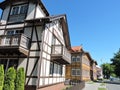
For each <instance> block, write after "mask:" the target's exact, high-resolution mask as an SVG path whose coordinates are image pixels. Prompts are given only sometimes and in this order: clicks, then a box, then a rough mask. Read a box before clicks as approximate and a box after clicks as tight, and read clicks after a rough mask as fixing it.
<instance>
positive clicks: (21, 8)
mask: <svg viewBox="0 0 120 90" xmlns="http://www.w3.org/2000/svg"><path fill="white" fill-rule="evenodd" d="M27 8H28V5H27V4H24V5H18V6H13V7H12V10H11V14H10V15H17V14H26V13H27Z"/></svg>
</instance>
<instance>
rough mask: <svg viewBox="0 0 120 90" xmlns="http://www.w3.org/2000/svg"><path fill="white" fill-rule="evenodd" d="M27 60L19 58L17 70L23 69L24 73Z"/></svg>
mask: <svg viewBox="0 0 120 90" xmlns="http://www.w3.org/2000/svg"><path fill="white" fill-rule="evenodd" d="M26 64H27V58H20V59H19V62H18V68H20V67H23V68H24V70H25V72H26Z"/></svg>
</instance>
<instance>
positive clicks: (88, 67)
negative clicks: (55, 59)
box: [66, 46, 97, 82]
mask: <svg viewBox="0 0 120 90" xmlns="http://www.w3.org/2000/svg"><path fill="white" fill-rule="evenodd" d="M71 55H72V57H71V58H72V59H71V64H69V65H67V66H66V79H69V80H71V81H77V82H79V81H88V80H95V79H96V68H95V67H96V64H97V63H96V62H95V61H94V60H93V59H92V58H91V56H90V54H89V52H85V51H84V50H83V49H82V47H81V46H76V47H72V49H71Z"/></svg>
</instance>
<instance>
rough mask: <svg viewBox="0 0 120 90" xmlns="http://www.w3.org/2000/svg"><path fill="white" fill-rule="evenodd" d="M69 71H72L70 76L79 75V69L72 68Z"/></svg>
mask: <svg viewBox="0 0 120 90" xmlns="http://www.w3.org/2000/svg"><path fill="white" fill-rule="evenodd" d="M71 73H72V76H80V69H77V68H73V69H72V71H71Z"/></svg>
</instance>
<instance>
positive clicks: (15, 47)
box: [0, 0, 71, 90]
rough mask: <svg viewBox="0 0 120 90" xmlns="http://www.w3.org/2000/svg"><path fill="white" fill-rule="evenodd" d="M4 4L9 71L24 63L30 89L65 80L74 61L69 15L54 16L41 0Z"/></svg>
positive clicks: (0, 34)
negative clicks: (67, 67) (67, 17)
mask: <svg viewBox="0 0 120 90" xmlns="http://www.w3.org/2000/svg"><path fill="white" fill-rule="evenodd" d="M0 8H1V9H2V10H3V12H2V16H1V21H0V22H1V23H0V64H3V65H4V69H5V71H6V70H7V69H8V68H9V67H11V66H14V67H15V68H16V69H18V68H19V67H24V69H25V73H26V83H25V84H26V90H38V89H39V90H41V88H43V87H46V86H49V85H55V84H59V83H63V82H64V80H65V67H66V64H70V63H71V54H70V52H69V50H70V48H71V44H70V38H69V31H68V26H67V19H66V15H55V16H50V15H49V13H48V11H47V10H46V8H45V7H44V5H43V3H42V2H41V1H40V0H5V1H3V2H1V3H0ZM53 90H54V89H53Z"/></svg>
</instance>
